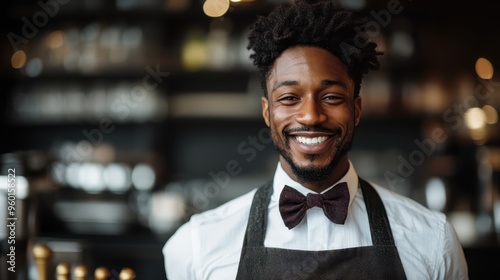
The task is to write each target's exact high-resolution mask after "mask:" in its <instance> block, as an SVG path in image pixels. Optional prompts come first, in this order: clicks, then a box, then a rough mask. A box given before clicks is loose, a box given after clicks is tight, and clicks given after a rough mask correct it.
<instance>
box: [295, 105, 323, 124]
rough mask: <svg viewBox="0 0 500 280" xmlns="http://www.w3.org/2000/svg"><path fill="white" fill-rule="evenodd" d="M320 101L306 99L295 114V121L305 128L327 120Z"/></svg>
mask: <svg viewBox="0 0 500 280" xmlns="http://www.w3.org/2000/svg"><path fill="white" fill-rule="evenodd" d="M319 102H320V101H318V100H316V99H315V98H307V99H306V100H304V101H303V104H302V106H301V107H300V110H299V112H298V114H297V117H296V120H297V121H298V122H300V123H301V124H303V125H306V126H315V125H318V124H320V123H323V122H325V121H326V120H327V115H326V114H325V112H324V110H323V108H322V106H321V104H320V103H319Z"/></svg>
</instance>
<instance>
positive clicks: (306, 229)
mask: <svg viewBox="0 0 500 280" xmlns="http://www.w3.org/2000/svg"><path fill="white" fill-rule="evenodd" d="M358 28H359V29H358ZM362 28H363V22H361V21H357V20H355V19H353V16H352V14H351V13H349V12H348V11H345V10H343V9H341V8H339V7H336V6H335V5H334V4H332V2H330V1H325V2H317V3H315V4H310V3H308V2H306V1H303V0H298V1H295V2H293V3H289V4H282V5H279V6H278V7H277V8H276V9H275V10H274V11H273V12H272V13H271V14H270V15H269V16H267V17H261V18H259V19H258V20H257V21H256V23H255V24H254V26H253V28H252V30H251V33H250V35H249V39H250V41H249V48H250V49H252V50H253V51H254V53H253V54H252V55H251V58H252V59H253V61H254V64H255V65H256V66H257V67H258V68H259V70H260V74H261V80H262V85H263V91H264V95H263V97H262V114H263V117H264V120H265V123H266V125H267V126H268V127H269V128H270V130H271V134H272V139H273V143H274V145H275V147H276V149H277V151H278V152H279V154H280V157H279V162H278V164H277V168H276V172H275V175H274V178H272V180H270V181H269V183H268V184H265V185H264V186H261V187H258V188H256V189H255V190H253V191H251V192H249V193H247V194H245V195H243V196H241V197H238V198H236V199H234V200H232V201H229V202H227V203H226V204H224V205H221V206H219V207H218V208H215V209H213V210H209V211H206V212H204V213H200V214H196V215H193V216H192V217H191V219H190V221H189V222H187V223H186V224H184V225H183V226H181V227H180V228H179V229H178V230H177V232H176V233H175V234H174V235H173V236H172V237H171V238H170V239H169V240H168V241H167V243H166V244H165V247H164V249H163V253H164V256H165V266H166V273H167V278H168V279H171V280H177V279H468V275H467V273H468V272H467V263H466V261H465V258H464V254H463V250H462V247H461V244H460V242H459V240H458V238H457V235H456V233H455V230H454V229H453V227H452V225H451V224H450V223H449V222H448V221H447V218H446V216H445V215H444V214H443V213H439V212H433V211H431V210H429V209H427V208H425V207H424V206H422V205H420V204H418V203H417V202H415V201H413V200H411V199H410V198H407V197H404V196H401V195H398V194H396V193H394V192H391V191H390V190H388V189H386V188H383V187H382V186H378V185H374V184H371V183H369V182H367V181H365V180H363V179H361V178H359V177H358V175H357V173H356V170H355V167H354V166H353V164H352V162H351V161H350V160H349V157H348V152H349V149H350V147H351V143H352V140H353V137H354V131H355V128H356V126H357V125H358V123H359V121H360V115H361V107H362V106H361V96H359V90H360V87H361V81H362V77H363V75H365V74H367V73H368V71H369V70H370V69H371V70H375V69H378V67H379V63H378V59H377V56H378V55H380V53H379V52H378V51H376V47H377V46H376V44H374V43H373V42H362V43H360V42H358V41H356V40H357V38H356V35H357V34H358V33H357V32H359V30H362Z"/></svg>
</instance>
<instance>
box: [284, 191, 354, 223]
mask: <svg viewBox="0 0 500 280" xmlns="http://www.w3.org/2000/svg"><path fill="white" fill-rule="evenodd" d="M314 206H316V207H320V208H323V212H325V216H326V217H327V218H328V219H329V220H330V221H332V222H334V223H336V224H344V222H345V219H346V217H347V208H348V206H349V189H348V188H347V183H340V184H338V185H336V186H335V187H333V188H331V189H330V190H328V191H327V192H326V193H323V194H313V193H308V194H307V196H304V195H303V194H301V193H300V192H299V191H297V190H296V189H294V188H291V187H289V186H285V187H284V188H283V191H281V195H280V201H279V209H280V213H281V217H282V218H283V222H285V225H286V226H287V227H288V229H292V228H294V227H295V226H296V225H298V224H299V223H300V221H302V219H303V218H304V216H305V215H306V211H307V209H309V208H312V207H314Z"/></svg>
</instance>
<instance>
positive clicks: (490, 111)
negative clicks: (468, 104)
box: [483, 105, 498, 124]
mask: <svg viewBox="0 0 500 280" xmlns="http://www.w3.org/2000/svg"><path fill="white" fill-rule="evenodd" d="M483 111H484V114H485V115H486V123H487V124H496V123H497V122H498V112H497V110H496V109H495V107H493V106H491V105H484V106H483Z"/></svg>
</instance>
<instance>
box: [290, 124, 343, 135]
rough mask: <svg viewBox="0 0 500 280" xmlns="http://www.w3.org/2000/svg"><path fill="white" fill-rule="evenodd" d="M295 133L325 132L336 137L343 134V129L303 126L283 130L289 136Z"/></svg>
mask: <svg viewBox="0 0 500 280" xmlns="http://www.w3.org/2000/svg"><path fill="white" fill-rule="evenodd" d="M294 132H324V133H329V134H334V135H336V134H340V133H342V129H340V128H338V127H336V128H333V129H329V128H325V127H322V126H303V127H294V128H285V129H284V130H283V133H284V134H285V135H289V134H290V133H294Z"/></svg>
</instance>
